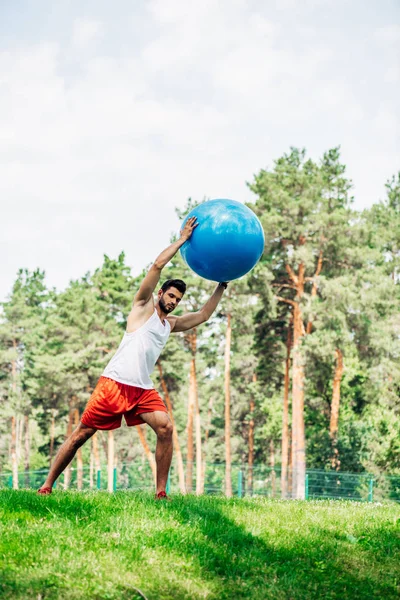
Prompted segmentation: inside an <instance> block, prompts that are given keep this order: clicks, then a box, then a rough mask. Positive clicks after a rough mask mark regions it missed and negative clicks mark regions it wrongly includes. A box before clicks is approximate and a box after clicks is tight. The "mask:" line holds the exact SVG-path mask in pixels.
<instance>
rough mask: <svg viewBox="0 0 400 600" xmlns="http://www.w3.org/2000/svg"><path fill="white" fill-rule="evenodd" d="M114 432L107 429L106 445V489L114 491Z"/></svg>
mask: <svg viewBox="0 0 400 600" xmlns="http://www.w3.org/2000/svg"><path fill="white" fill-rule="evenodd" d="M114 454H115V452H114V432H113V431H112V429H110V430H109V431H108V447H107V466H108V469H107V490H108V491H109V492H113V491H114Z"/></svg>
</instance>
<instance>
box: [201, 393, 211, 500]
mask: <svg viewBox="0 0 400 600" xmlns="http://www.w3.org/2000/svg"><path fill="white" fill-rule="evenodd" d="M212 406H213V397H212V396H211V397H210V400H209V403H208V413H207V427H206V431H205V435H204V444H203V457H202V461H201V493H202V494H204V486H205V480H206V462H207V442H208V436H209V435H210V427H211V415H212Z"/></svg>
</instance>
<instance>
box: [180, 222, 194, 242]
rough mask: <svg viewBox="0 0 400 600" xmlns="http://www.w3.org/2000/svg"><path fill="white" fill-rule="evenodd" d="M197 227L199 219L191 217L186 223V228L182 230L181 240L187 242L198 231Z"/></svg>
mask: <svg viewBox="0 0 400 600" xmlns="http://www.w3.org/2000/svg"><path fill="white" fill-rule="evenodd" d="M197 225H198V222H197V217H190V219H188V220H187V221H186V223H185V226H184V228H183V229H182V230H181V240H184V241H185V242H186V241H187V240H188V239H189V238H190V236H191V235H192V233H193V231H194V230H195V229H196V227H197Z"/></svg>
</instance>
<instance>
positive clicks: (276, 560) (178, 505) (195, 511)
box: [153, 499, 400, 600]
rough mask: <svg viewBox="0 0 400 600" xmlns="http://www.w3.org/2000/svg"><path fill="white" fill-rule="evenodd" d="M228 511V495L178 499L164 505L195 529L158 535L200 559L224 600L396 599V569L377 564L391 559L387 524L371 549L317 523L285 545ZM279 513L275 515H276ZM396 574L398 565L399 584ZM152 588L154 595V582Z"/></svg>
mask: <svg viewBox="0 0 400 600" xmlns="http://www.w3.org/2000/svg"><path fill="white" fill-rule="evenodd" d="M226 512H227V505H226V501H224V500H221V501H220V502H219V501H218V500H217V499H213V500H210V501H209V502H204V501H203V502H202V503H201V504H200V503H198V502H197V501H196V499H190V500H189V499H187V500H186V499H185V500H180V501H177V502H173V503H171V505H169V506H167V507H166V513H168V514H170V515H171V514H172V515H173V516H174V518H175V519H176V520H178V521H179V522H180V523H181V524H182V525H185V526H187V525H189V527H190V528H191V535H187V536H182V535H181V533H180V532H179V530H177V529H176V528H174V529H166V530H165V531H164V532H163V533H162V534H161V535H157V536H156V537H154V538H153V544H154V546H160V545H164V546H165V547H166V548H170V549H171V550H173V551H174V552H176V553H180V554H181V555H182V556H183V557H185V556H191V557H195V558H196V560H197V561H198V563H199V564H200V566H201V569H202V574H203V578H204V579H205V580H207V579H208V580H212V581H214V583H215V580H216V579H217V580H219V582H220V591H219V592H218V593H217V595H216V598H218V600H222V599H224V598H235V599H239V598H251V599H252V600H256V599H257V600H258V599H259V600H261V599H262V600H265V599H267V598H274V599H279V598H282V599H283V598H290V599H304V600H306V599H307V600H308V599H310V598H341V599H342V600H343V599H349V600H358V599H360V600H361V599H363V600H364V599H367V598H368V599H372V598H374V599H375V598H376V599H378V598H393V599H394V598H398V593H399V589H398V588H397V589H396V575H395V574H392V575H393V576H392V577H391V578H388V577H387V576H385V572H384V571H383V570H382V568H380V565H379V563H380V562H382V561H383V562H385V559H386V558H387V552H386V550H385V543H386V542H387V540H388V538H389V537H390V534H388V532H387V531H386V530H385V529H384V528H377V529H376V530H374V542H373V546H374V549H373V550H372V549H371V550H372V551H368V550H367V549H366V546H365V543H364V544H361V545H358V547H357V552H354V551H353V547H352V544H353V543H352V542H351V543H350V542H349V541H348V539H347V538H346V537H343V539H342V540H340V539H338V536H337V535H336V534H335V533H333V532H332V531H328V530H326V529H322V528H318V527H315V528H313V529H314V530H313V536H312V538H311V539H308V537H307V530H306V529H305V530H304V534H303V535H301V536H299V535H298V534H297V536H296V539H295V540H293V543H292V544H291V546H290V547H287V545H283V544H282V543H280V540H279V539H278V540H277V541H276V543H266V542H265V541H263V540H262V538H261V537H259V536H255V535H253V534H251V533H250V532H248V531H246V529H245V527H244V526H242V525H238V524H237V523H235V522H234V521H233V520H232V519H231V518H229V517H228V516H227V515H226ZM273 518H274V517H273V514H272V513H271V514H270V519H271V521H272V520H273ZM264 519H265V515H264ZM264 526H265V522H264ZM340 537H341V536H339V538H340ZM379 537H381V539H377V538H379ZM365 539H366V538H365ZM392 546H393V547H394V546H396V548H397V552H399V550H400V542H399V540H397V545H395V544H393V539H392ZM391 554H392V556H393V561H392V563H391V564H392V566H393V568H394V569H396V567H395V564H396V562H395V560H396V559H395V556H394V552H392V553H391ZM397 565H398V563H397ZM398 576H400V569H399V568H398V567H397V584H398V583H399V577H398ZM153 592H154V594H155V596H154V597H156V593H157V589H156V587H153ZM172 597H174V598H185V596H171V598H172Z"/></svg>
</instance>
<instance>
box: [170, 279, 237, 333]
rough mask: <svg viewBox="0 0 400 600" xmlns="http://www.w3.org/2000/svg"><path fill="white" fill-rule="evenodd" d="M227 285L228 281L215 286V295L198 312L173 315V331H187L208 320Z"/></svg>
mask: <svg viewBox="0 0 400 600" xmlns="http://www.w3.org/2000/svg"><path fill="white" fill-rule="evenodd" d="M227 285H228V284H227V283H226V282H222V283H219V284H218V285H217V287H216V288H215V290H214V293H213V295H212V296H211V297H210V298H209V299H208V300H207V302H206V303H205V304H204V306H203V307H202V308H201V309H200V310H198V311H197V312H192V313H188V314H186V315H183V316H182V317H171V320H172V319H174V323H173V327H172V328H171V329H172V331H174V332H178V331H187V330H188V329H192V328H193V327H197V325H201V323H205V322H206V321H208V319H209V318H210V317H211V315H212V314H213V312H214V311H215V309H216V308H217V306H218V304H219V301H220V300H221V298H222V295H223V293H224V291H225V290H226V288H227Z"/></svg>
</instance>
